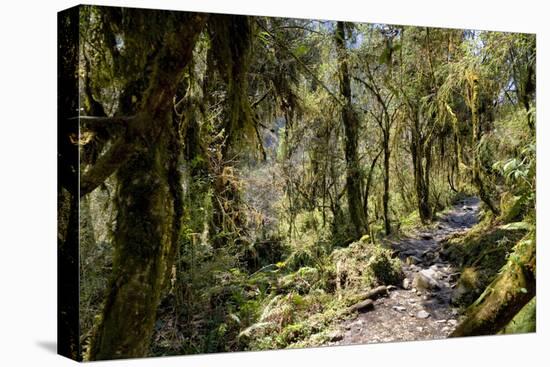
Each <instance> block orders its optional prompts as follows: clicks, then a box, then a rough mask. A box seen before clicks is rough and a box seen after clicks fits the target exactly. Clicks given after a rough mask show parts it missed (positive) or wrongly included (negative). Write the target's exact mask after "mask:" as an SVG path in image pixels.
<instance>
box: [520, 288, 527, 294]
mask: <svg viewBox="0 0 550 367" xmlns="http://www.w3.org/2000/svg"><path fill="white" fill-rule="evenodd" d="M519 291H520V292H521V293H527V289H525V288H520V289H519Z"/></svg>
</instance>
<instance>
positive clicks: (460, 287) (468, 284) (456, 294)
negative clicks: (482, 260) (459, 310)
mask: <svg viewBox="0 0 550 367" xmlns="http://www.w3.org/2000/svg"><path fill="white" fill-rule="evenodd" d="M483 278H484V276H483V275H482V273H481V272H480V271H478V270H477V269H476V268H473V267H467V268H464V269H463V270H462V273H461V274H460V278H459V279H458V283H457V285H456V287H455V288H454V289H453V293H452V295H451V303H452V304H453V305H455V306H468V305H470V304H471V303H472V302H474V301H475V300H476V298H477V297H479V295H480V294H481V292H482V291H483V289H482V288H481V287H482V285H483V284H484V283H485V282H484V281H483Z"/></svg>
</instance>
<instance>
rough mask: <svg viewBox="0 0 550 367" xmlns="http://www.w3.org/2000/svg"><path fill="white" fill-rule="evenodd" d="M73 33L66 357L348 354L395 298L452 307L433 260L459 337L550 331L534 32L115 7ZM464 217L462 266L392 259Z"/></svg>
mask: <svg viewBox="0 0 550 367" xmlns="http://www.w3.org/2000/svg"><path fill="white" fill-rule="evenodd" d="M60 27H61V34H60V38H59V47H60V50H61V53H60V55H61V56H60V59H59V62H60V75H59V85H60V90H61V91H62V92H63V93H64V94H63V95H66V96H68V97H66V99H62V100H61V101H60V103H61V104H62V106H63V108H62V109H61V110H60V116H59V121H60V122H59V124H60V125H59V126H60V127H59V133H60V141H59V162H60V163H59V172H60V186H61V190H60V191H59V194H58V199H59V235H58V237H59V251H60V252H61V253H62V254H66V255H67V256H66V259H67V260H66V261H67V262H68V263H76V262H78V266H79V274H80V291H79V292H80V293H79V294H80V297H79V304H78V305H76V306H75V305H72V306H71V305H68V306H66V307H67V309H65V310H63V311H62V312H65V315H69V318H70V317H73V318H76V320H77V322H79V326H80V327H79V328H77V329H71V328H70V327H67V330H68V331H67V335H66V337H67V341H68V343H67V344H66V345H64V344H63V345H62V344H60V347H61V349H62V352H63V353H64V354H66V355H71V356H74V357H76V358H83V359H88V360H99V359H110V358H127V357H141V356H159V355H175V354H189V353H205V352H224V351H237V350H261V349H274V348H287V347H304V346H316V345H330V344H331V343H336V342H338V341H339V340H342V338H343V337H342V335H339V334H338V333H337V330H339V329H338V327H339V325H343V323H345V322H346V320H348V321H349V320H353V319H354V318H355V317H357V315H358V314H362V313H364V312H369V311H368V309H370V308H372V306H373V303H372V301H370V299H375V297H374V295H375V294H377V295H378V293H380V294H381V293H386V297H388V295H387V292H390V293H391V292H409V293H410V294H411V295H413V296H415V297H416V294H417V293H418V295H419V297H420V294H421V293H422V294H423V295H425V296H426V297H429V296H430V294H432V293H430V290H429V289H427V290H424V289H422V287H421V284H420V283H419V280H417V279H416V278H415V280H414V282H413V288H414V289H410V288H411V286H410V285H409V284H408V283H409V282H408V279H407V274H409V273H408V271H409V270H407V269H412V268H411V266H413V265H411V264H414V263H417V265H421V264H427V266H429V265H434V266H436V267H437V266H439V265H441V264H442V266H443V265H445V266H449V267H452V269H454V273H455V274H450V273H449V279H453V281H452V282H451V283H453V284H450V283H449V284H447V285H448V287H446V288H445V287H444V286H441V285H437V288H438V289H439V288H445V289H447V288H448V290H449V294H450V296H449V297H451V301H450V303H449V302H443V303H444V305H443V306H442V307H444V308H445V309H448V310H451V309H455V310H456V312H458V314H456V317H455V318H456V320H458V321H457V322H456V323H454V320H453V323H454V324H453V325H452V328H450V329H449V328H447V329H445V330H443V331H444V334H445V336H468V335H483V334H496V333H515V332H528V331H534V329H535V312H536V306H535V302H536V301H535V279H536V272H535V270H536V266H535V260H536V249H535V248H536V246H535V243H536V242H535V189H536V188H535V183H536V179H535V172H536V169H535V125H536V118H535V117H536V104H535V85H536V63H535V59H536V46H535V36H534V35H530V34H514V33H503V32H489V31H474V30H458V29H439V28H426V27H413V26H397V25H388V24H366V23H365V24H358V23H353V24H352V23H347V22H342V21H318V20H303V19H286V18H285V19H283V18H272V17H252V16H241V15H221V14H200V13H186V12H172V11H157V10H142V9H126V8H124V9H123V8H116V7H96V6H81V7H78V8H75V9H74V10H71V11H69V12H68V13H65V14H64V15H63V16H61V17H60ZM71 96H77V97H78V99H75V98H74V97H71ZM75 157H78V158H75ZM76 177H79V185H77V186H75V184H74V180H73V181H72V179H75V178H76ZM463 203H466V204H463ZM470 203H474V204H475V203H478V204H475V205H478V206H479V208H478V206H475V207H474V206H471V205H474V204H470ZM468 205H470V206H471V207H470V206H468ZM462 206H464V208H462ZM453 208H455V209H453ZM472 208H473V209H472ZM453 210H455V211H453ZM457 210H460V211H461V212H460V213H462V211H463V212H464V213H466V212H467V211H468V210H470V211H472V213H473V214H472V215H473V216H472V218H474V219H475V222H474V221H472V222H471V223H468V226H464V228H463V230H460V231H454V229H453V231H454V232H452V233H451V232H449V233H450V234H449V235H448V236H446V237H445V238H444V239H441V241H439V239H438V240H437V241H438V242H437V244H436V245H437V246H441V247H438V250H437V251H436V252H437V254H436V255H434V256H437V259H439V258H441V259H442V260H441V261H439V260H437V259H435V260H428V255H427V252H424V253H422V254H419V255H418V256H416V257H415V256H412V255H407V254H406V253H404V252H403V251H401V252H400V251H397V250H396V249H395V246H393V245H394V244H402V243H404V242H403V241H405V240H406V239H407V238H412V237H414V236H417V237H418V236H421V237H422V236H423V238H424V239H423V240H425V241H429V240H431V237H432V236H434V237H436V235H438V233H439V232H437V231H438V229H437V228H442V227H441V225H442V224H441V223H443V221H444V220H446V219H445V218H450V217H445V216H446V215H448V216H449V215H450V216H453V215H458V214H456V213H459V212H458V211H457ZM474 214H475V216H474ZM453 218H454V217H453ZM460 224H461V225H462V224H464V223H460ZM466 227H468V228H466ZM470 227H471V228H470ZM453 228H454V227H453ZM426 233H428V234H426ZM420 240H422V238H420ZM79 241H80V242H79ZM79 243H80V253H79V255H78V253H76V254H75V251H77V250H75V246H78V244H79ZM422 243H424V242H422ZM426 243H427V242H426ZM434 243H435V242H434ZM434 246H435V245H434ZM431 255H433V254H430V256H431ZM418 257H421V258H420V259H418ZM62 265H63V264H60V266H62ZM417 270H421V269H420V268H419V269H417ZM451 275H452V277H451ZM415 277H418V276H417V275H415ZM73 280H74V279H73ZM61 282H62V284H61V287H65V288H63V289H66V290H67V291H70V289H69V288H70V285H69V280H67V284H64V283H63V280H62V281H61ZM381 287H382V288H381ZM407 288H409V289H407ZM424 288H429V284H428V286H426V287H424ZM433 288H435V286H434V287H433ZM72 291H75V290H74V289H72ZM75 292H78V290H76V291H75ZM423 292H425V293H423ZM409 293H406V294H409ZM394 294H396V295H400V294H405V293H394ZM432 295H433V294H432ZM382 297H384V295H382ZM374 307H376V309H377V310H378V309H380V310H383V307H382V306H379V305H378V304H377V303H375V304H374ZM394 308H395V307H394ZM397 310H399V308H397ZM381 312H382V311H381ZM384 312H386V313H389V312H396V311H395V310H392V309H388V310H386V311H384ZM445 312H446V311H445ZM449 312H450V311H449ZM426 317H428V316H425V314H422V313H420V314H418V316H417V318H418V319H422V318H426ZM432 319H435V316H434V314H433V312H432V316H431V318H429V319H427V320H432ZM73 320H75V319H73ZM432 322H433V325H439V324H435V320H432ZM430 325H432V324H430ZM440 325H442V327H443V324H440ZM383 327H384V326H383V325H375V323H372V322H371V323H370V324H369V322H367V323H364V324H363V326H362V328H363V329H369V328H370V329H371V330H375V329H376V328H383ZM433 327H435V326H433ZM353 330H355V329H351V332H353ZM418 330H422V327H420V329H418ZM397 337H398V335H396V338H397ZM413 337H414V336H413ZM344 340H347V339H344ZM396 340H399V339H398V338H397V339H396ZM365 341H366V342H369V341H370V339H369V340H365Z"/></svg>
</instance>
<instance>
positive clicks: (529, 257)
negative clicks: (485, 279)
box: [451, 238, 536, 337]
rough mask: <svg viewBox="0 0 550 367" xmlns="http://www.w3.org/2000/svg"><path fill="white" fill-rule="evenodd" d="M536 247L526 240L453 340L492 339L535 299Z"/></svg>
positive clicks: (485, 292)
mask: <svg viewBox="0 0 550 367" xmlns="http://www.w3.org/2000/svg"><path fill="white" fill-rule="evenodd" d="M535 262H536V244H535V241H534V239H531V238H529V239H524V240H522V241H520V242H518V244H517V245H516V246H515V247H514V252H513V253H512V254H511V255H510V258H509V260H508V262H507V264H506V265H505V266H504V268H503V270H502V272H501V273H500V274H499V275H498V276H497V277H496V278H495V279H494V280H493V281H492V282H491V284H489V286H487V288H486V289H485V291H484V292H483V294H482V295H481V296H479V298H478V299H477V300H476V301H475V302H474V303H473V304H472V305H471V306H470V307H469V308H468V309H467V310H466V315H467V316H466V319H465V320H464V321H462V323H460V324H459V325H458V327H457V328H456V329H455V330H454V331H453V332H452V334H451V337H459V336H470V335H492V334H496V333H497V332H498V331H500V330H501V329H502V328H504V327H505V326H506V325H507V324H508V323H509V322H510V321H511V320H512V319H513V318H514V316H516V314H518V312H519V311H520V310H521V309H522V308H523V307H524V306H525V305H526V304H527V303H528V302H529V301H530V300H531V299H532V298H533V297H534V296H535V290H536V289H535V288H536V287H535V286H536V282H535V279H536V277H535V269H536V264H535Z"/></svg>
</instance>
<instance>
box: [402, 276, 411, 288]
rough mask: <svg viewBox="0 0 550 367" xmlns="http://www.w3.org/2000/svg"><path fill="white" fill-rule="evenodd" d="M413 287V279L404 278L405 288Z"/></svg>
mask: <svg viewBox="0 0 550 367" xmlns="http://www.w3.org/2000/svg"><path fill="white" fill-rule="evenodd" d="M410 287H411V280H410V279H409V278H405V279H403V289H409V288H410Z"/></svg>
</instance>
